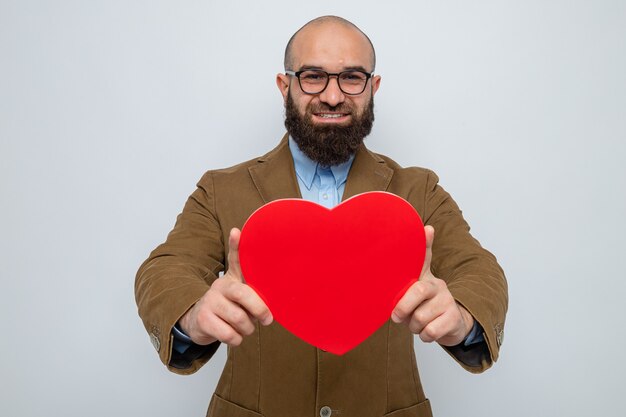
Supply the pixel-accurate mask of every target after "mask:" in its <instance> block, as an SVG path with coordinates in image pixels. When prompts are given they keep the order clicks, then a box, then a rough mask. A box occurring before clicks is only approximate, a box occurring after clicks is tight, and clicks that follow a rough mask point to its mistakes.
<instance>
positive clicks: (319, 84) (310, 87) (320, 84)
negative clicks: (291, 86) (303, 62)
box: [299, 70, 368, 94]
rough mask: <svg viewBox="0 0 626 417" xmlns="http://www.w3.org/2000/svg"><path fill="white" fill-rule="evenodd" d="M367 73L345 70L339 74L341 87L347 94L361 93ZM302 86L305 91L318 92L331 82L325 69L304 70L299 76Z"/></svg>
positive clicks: (338, 78) (365, 82)
mask: <svg viewBox="0 0 626 417" xmlns="http://www.w3.org/2000/svg"><path fill="white" fill-rule="evenodd" d="M367 78H368V77H367V75H365V74H363V73H362V72H359V71H344V72H342V73H340V74H339V75H338V76H337V82H338V83H339V88H340V89H341V91H343V92H344V93H346V94H361V93H362V92H363V91H364V90H365V84H367ZM299 81H300V87H301V88H302V90H303V91H304V92H305V93H309V94H318V93H321V92H322V91H324V89H325V88H326V86H327V85H328V82H329V76H328V73H326V72H324V71H315V70H310V71H303V72H302V73H301V74H300V77H299Z"/></svg>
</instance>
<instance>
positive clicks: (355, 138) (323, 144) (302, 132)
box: [285, 94, 374, 167]
mask: <svg viewBox="0 0 626 417" xmlns="http://www.w3.org/2000/svg"><path fill="white" fill-rule="evenodd" d="M356 110H357V109H356V108H355V107H354V106H353V105H352V104H348V103H346V102H343V103H341V104H339V105H337V106H335V107H330V106H328V105H326V104H324V103H320V104H318V105H316V106H312V107H307V109H306V112H305V114H304V115H301V114H300V112H299V110H298V108H297V107H296V105H295V103H294V101H293V99H292V98H291V94H287V101H286V103H285V127H286V128H287V132H289V134H290V135H291V137H292V138H293V140H294V141H295V142H296V143H297V144H298V147H299V148H300V150H301V151H302V153H304V154H305V155H306V156H307V157H309V159H311V160H313V161H315V162H318V163H319V164H320V165H322V166H324V167H329V166H332V165H339V164H342V163H344V162H346V161H347V160H348V159H350V156H352V155H353V154H354V153H355V152H356V151H357V149H359V147H360V146H361V144H362V143H363V140H364V139H365V137H366V136H367V135H369V134H370V132H371V131H372V125H373V124H374V99H373V98H370V100H369V102H368V103H367V104H366V105H365V108H364V110H363V114H361V115H357V112H356ZM323 111H336V112H345V113H350V115H351V118H352V122H351V123H350V124H347V125H330V124H329V125H326V126H324V125H322V126H320V125H317V124H315V123H313V121H312V120H313V113H319V112H323Z"/></svg>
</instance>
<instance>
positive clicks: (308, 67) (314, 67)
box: [298, 65, 369, 73]
mask: <svg viewBox="0 0 626 417" xmlns="http://www.w3.org/2000/svg"><path fill="white" fill-rule="evenodd" d="M306 70H320V71H326V70H325V69H324V68H322V67H320V66H317V65H302V66H301V67H300V69H299V70H298V71H306ZM343 71H363V72H367V73H369V71H368V70H366V69H365V67H363V66H361V65H354V66H350V67H344V68H343V69H342V70H341V71H340V72H343Z"/></svg>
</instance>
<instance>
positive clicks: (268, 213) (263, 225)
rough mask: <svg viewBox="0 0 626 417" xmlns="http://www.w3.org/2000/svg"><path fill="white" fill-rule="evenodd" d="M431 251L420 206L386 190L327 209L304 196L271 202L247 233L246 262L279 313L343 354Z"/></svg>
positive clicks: (380, 317) (378, 319) (377, 321)
mask: <svg viewBox="0 0 626 417" xmlns="http://www.w3.org/2000/svg"><path fill="white" fill-rule="evenodd" d="M425 252H426V239H425V235H424V226H423V225H422V221H421V219H420V217H419V215H418V214H417V212H416V211H415V209H414V208H413V207H412V206H411V205H410V204H409V203H408V202H406V201H405V200H403V199H402V198H400V197H398V196H396V195H394V194H390V193H386V192H369V193H364V194H360V195H357V196H354V197H352V198H350V199H348V200H346V201H344V202H343V203H341V204H339V205H338V206H336V207H335V208H333V209H331V210H329V209H327V208H325V207H322V206H320V205H318V204H315V203H312V202H310V201H306V200H300V199H285V200H276V201H273V202H270V203H268V204H266V205H264V206H263V207H261V208H259V209H258V210H257V211H255V212H254V213H253V214H252V216H250V218H249V219H248V220H247V222H246V224H245V225H244V227H243V229H242V233H241V240H240V243H239V257H240V262H241V270H242V273H243V276H244V277H245V280H246V282H247V284H249V285H250V286H251V287H252V288H253V289H254V290H255V291H256V292H257V293H258V294H259V295H260V296H261V298H262V299H263V300H264V301H265V303H266V304H267V306H268V307H269V309H270V310H271V312H272V315H273V316H274V319H275V320H276V321H277V322H278V323H280V324H281V325H282V326H283V327H285V328H286V329H287V330H289V331H290V332H291V333H293V334H294V335H296V336H298V337H300V338H301V339H302V340H304V341H306V342H308V343H310V344H312V345H314V346H317V347H318V348H320V349H322V350H325V351H328V352H332V353H335V354H338V355H342V354H344V353H345V352H347V351H349V350H350V349H352V348H354V347H356V346H357V345H358V344H359V343H361V342H362V341H364V340H365V339H367V338H368V337H369V336H370V335H371V334H372V333H374V332H375V331H376V330H377V329H378V328H379V327H380V326H382V325H383V324H384V323H385V322H386V321H387V320H388V319H389V318H390V316H391V312H392V310H393V308H394V307H395V305H396V304H397V302H398V301H399V300H400V298H401V297H402V295H404V293H405V292H406V290H407V289H408V288H409V286H410V285H411V284H413V283H414V282H416V281H417V279H418V278H419V275H420V272H421V270H422V265H423V263H424V256H425Z"/></svg>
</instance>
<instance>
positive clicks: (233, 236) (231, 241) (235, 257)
mask: <svg viewBox="0 0 626 417" xmlns="http://www.w3.org/2000/svg"><path fill="white" fill-rule="evenodd" d="M240 238H241V230H239V229H237V228H236V227H233V228H232V229H230V235H229V236H228V271H227V273H228V275H229V276H231V277H232V278H236V279H238V280H239V281H241V282H243V276H242V274H241V265H240V264H239V239H240Z"/></svg>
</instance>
